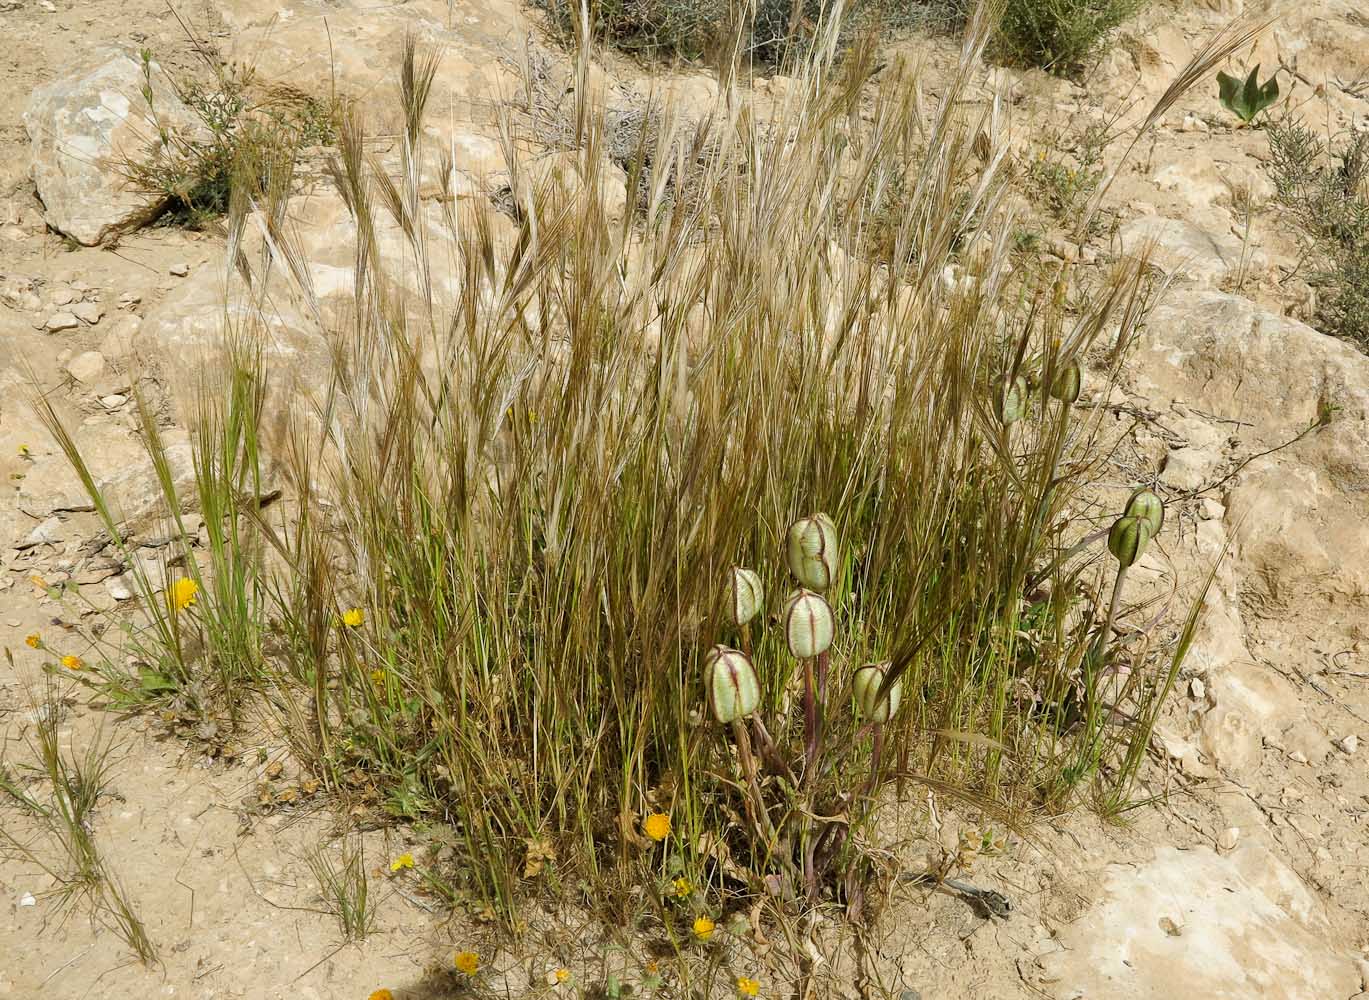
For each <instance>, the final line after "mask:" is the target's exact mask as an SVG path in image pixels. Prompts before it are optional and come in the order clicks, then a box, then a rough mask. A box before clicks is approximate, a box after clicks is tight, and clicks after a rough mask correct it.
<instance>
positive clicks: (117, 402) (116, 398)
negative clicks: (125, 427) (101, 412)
mask: <svg viewBox="0 0 1369 1000" xmlns="http://www.w3.org/2000/svg"><path fill="white" fill-rule="evenodd" d="M127 402H128V397H127V396H125V395H124V394H123V393H120V392H113V393H110V394H109V395H108V396H101V397H100V405H101V406H103V407H104V408H105V409H106V410H117V409H118V408H119V407H121V406H123V405H124V404H125V403H127Z"/></svg>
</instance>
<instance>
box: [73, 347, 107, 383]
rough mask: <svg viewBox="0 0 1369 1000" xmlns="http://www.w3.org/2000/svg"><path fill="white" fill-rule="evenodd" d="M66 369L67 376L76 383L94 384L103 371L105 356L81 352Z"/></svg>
mask: <svg viewBox="0 0 1369 1000" xmlns="http://www.w3.org/2000/svg"><path fill="white" fill-rule="evenodd" d="M66 367H67V374H68V375H70V376H71V377H72V378H74V379H75V380H76V381H77V382H94V381H95V380H96V379H97V378H99V377H100V375H101V374H102V373H103V372H104V370H105V356H104V355H103V354H101V353H100V352H99V351H83V352H81V353H80V354H78V355H76V357H74V358H72V359H71V360H70V361H68V362H67V366H66Z"/></svg>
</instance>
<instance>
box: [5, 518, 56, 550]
mask: <svg viewBox="0 0 1369 1000" xmlns="http://www.w3.org/2000/svg"><path fill="white" fill-rule="evenodd" d="M63 537H64V532H63V531H62V520H61V518H58V517H49V518H48V519H47V520H45V521H43V523H41V524H39V525H38V526H37V527H35V528H34V529H33V530H32V531H30V532H29V533H28V536H27V537H26V538H25V539H24V540H23V541H22V542H20V543H19V544H18V545H17V546H16V548H19V549H31V548H33V547H34V546H37V545H52V544H55V543H57V542H60V541H61V540H62V538H63Z"/></svg>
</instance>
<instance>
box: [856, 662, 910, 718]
mask: <svg viewBox="0 0 1369 1000" xmlns="http://www.w3.org/2000/svg"><path fill="white" fill-rule="evenodd" d="M888 669H889V664H888V663H887V662H885V663H871V664H867V665H866V666H863V667H861V668H860V669H859V670H857V671H856V675H855V677H853V678H852V679H851V688H852V691H853V692H854V694H855V696H856V708H857V709H859V710H860V714H861V715H863V716H864V717H865V718H867V719H869V720H870V721H871V722H880V723H883V722H888V721H889V720H890V719H892V718H893V717H894V716H895V715H897V714H898V703H899V701H900V700H901V699H902V698H903V678H902V677H900V678H899V679H898V680H896V681H894V683H893V686H891V687H890V688H889V690H888V691H886V692H885V693H884V697H883V698H880V697H879V686H880V685H881V684H883V683H884V672H885V671H886V670H888Z"/></svg>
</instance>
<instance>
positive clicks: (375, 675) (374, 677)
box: [371, 670, 385, 687]
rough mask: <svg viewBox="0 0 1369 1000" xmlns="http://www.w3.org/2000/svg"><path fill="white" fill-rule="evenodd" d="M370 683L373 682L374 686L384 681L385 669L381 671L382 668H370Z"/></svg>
mask: <svg viewBox="0 0 1369 1000" xmlns="http://www.w3.org/2000/svg"><path fill="white" fill-rule="evenodd" d="M371 683H372V684H374V685H375V686H376V687H380V686H381V685H382V684H384V683H385V671H383V670H372V671H371Z"/></svg>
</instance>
